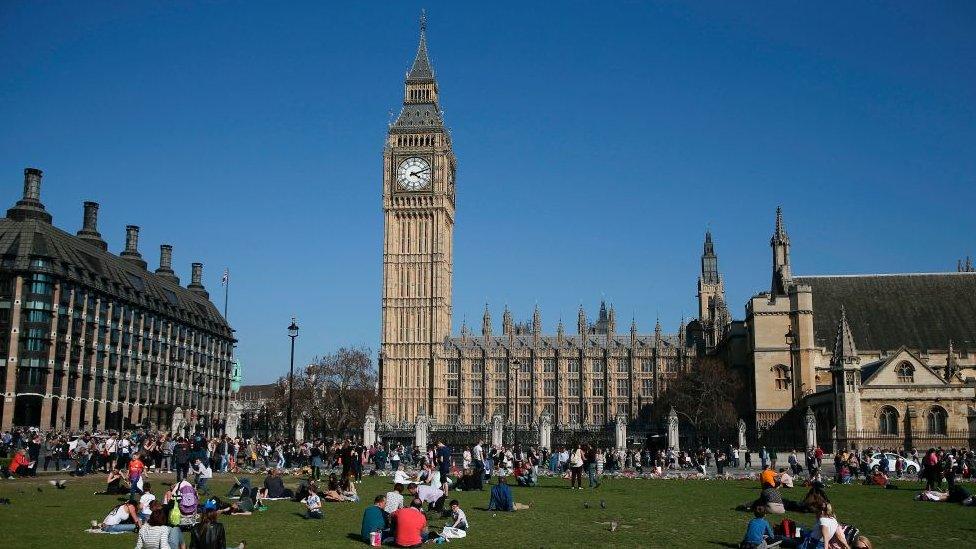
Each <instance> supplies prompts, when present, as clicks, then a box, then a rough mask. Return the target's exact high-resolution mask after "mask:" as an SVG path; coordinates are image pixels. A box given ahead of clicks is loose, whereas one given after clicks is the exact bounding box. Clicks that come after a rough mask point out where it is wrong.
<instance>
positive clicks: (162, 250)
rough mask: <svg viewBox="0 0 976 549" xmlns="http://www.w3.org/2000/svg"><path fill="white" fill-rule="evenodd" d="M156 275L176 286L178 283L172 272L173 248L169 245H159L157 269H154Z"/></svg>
mask: <svg viewBox="0 0 976 549" xmlns="http://www.w3.org/2000/svg"><path fill="white" fill-rule="evenodd" d="M156 274H158V275H159V276H161V277H164V278H168V279H170V280H172V281H173V282H175V283H177V284H179V283H180V279H179V277H177V276H176V273H174V272H173V246H171V245H169V244H160V245H159V268H158V269H156Z"/></svg>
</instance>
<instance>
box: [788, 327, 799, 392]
mask: <svg viewBox="0 0 976 549" xmlns="http://www.w3.org/2000/svg"><path fill="white" fill-rule="evenodd" d="M785 337H786V345H788V346H789V348H790V385H792V386H793V401H794V402H795V401H796V400H797V396H798V395H797V391H796V379H795V378H796V375H795V373H794V368H795V366H794V364H793V343H794V342H795V341H796V332H794V331H793V327H792V326H790V329H789V330H786V334H785Z"/></svg>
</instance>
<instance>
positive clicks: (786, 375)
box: [773, 364, 790, 391]
mask: <svg viewBox="0 0 976 549" xmlns="http://www.w3.org/2000/svg"><path fill="white" fill-rule="evenodd" d="M773 376H774V379H775V384H776V390H777V391H788V390H789V389H790V369H789V368H787V367H786V366H783V365H782V364H777V365H776V366H775V367H773Z"/></svg>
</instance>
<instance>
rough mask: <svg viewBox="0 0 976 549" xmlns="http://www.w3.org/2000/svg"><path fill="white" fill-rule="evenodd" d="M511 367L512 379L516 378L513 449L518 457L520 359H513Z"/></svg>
mask: <svg viewBox="0 0 976 549" xmlns="http://www.w3.org/2000/svg"><path fill="white" fill-rule="evenodd" d="M509 367H510V368H511V373H512V376H510V377H514V378H515V389H514V390H513V392H512V394H514V395H515V406H513V408H514V410H513V412H514V416H515V420H514V421H515V440H514V442H513V448H512V449H513V450H514V452H513V454H516V455H517V454H518V416H519V411H518V397H519V394H518V389H519V386H518V374H519V369H520V368H521V367H522V361H521V360H519V359H517V358H515V359H512V363H511V364H510V366H509Z"/></svg>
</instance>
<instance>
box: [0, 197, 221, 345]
mask: <svg viewBox="0 0 976 549" xmlns="http://www.w3.org/2000/svg"><path fill="white" fill-rule="evenodd" d="M8 215H9V212H8ZM0 256H2V258H3V259H2V261H3V269H4V270H14V271H21V272H25V271H31V272H44V273H48V274H50V275H52V276H54V277H57V278H60V279H63V280H68V281H69V282H72V283H76V284H79V285H83V286H87V287H90V288H93V289H95V290H96V291H99V292H102V293H104V294H108V295H111V296H112V297H113V298H115V299H118V300H120V301H122V302H126V303H130V304H134V305H135V306H137V307H139V308H141V309H145V310H149V311H153V312H154V313H157V314H160V315H162V316H164V317H169V318H171V319H174V320H176V321H178V322H181V323H184V324H187V325H190V326H193V327H195V328H197V329H200V330H203V331H206V332H209V333H211V334H213V335H218V336H221V337H224V338H228V339H233V332H232V330H231V328H230V325H228V324H227V322H226V321H225V320H224V317H223V316H222V315H221V314H220V311H218V310H217V307H215V306H214V304H213V303H212V302H211V301H210V300H209V299H207V298H206V297H204V296H203V295H201V294H198V293H196V292H193V291H190V290H189V289H187V288H184V287H182V286H180V285H179V284H178V283H176V281H175V280H172V279H170V278H167V277H165V276H159V275H157V274H155V273H151V272H149V271H147V270H145V269H142V268H140V267H138V266H137V265H135V264H133V263H132V262H130V261H128V260H126V259H123V258H121V257H119V256H117V255H114V254H111V253H109V252H107V251H105V250H102V249H101V248H100V247H99V246H97V245H95V244H93V243H91V242H89V241H86V240H84V239H82V238H78V237H77V236H75V235H72V234H69V233H66V232H65V231H62V230H61V229H58V228H57V227H55V226H54V225H51V224H50V223H48V222H46V221H45V220H43V219H31V218H28V219H11V218H9V217H5V218H2V219H0ZM35 257H40V258H46V259H47V260H48V261H46V264H45V266H31V259H32V258H35Z"/></svg>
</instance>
